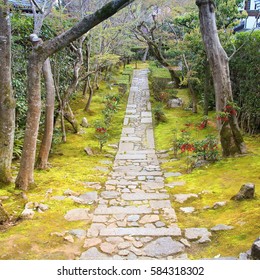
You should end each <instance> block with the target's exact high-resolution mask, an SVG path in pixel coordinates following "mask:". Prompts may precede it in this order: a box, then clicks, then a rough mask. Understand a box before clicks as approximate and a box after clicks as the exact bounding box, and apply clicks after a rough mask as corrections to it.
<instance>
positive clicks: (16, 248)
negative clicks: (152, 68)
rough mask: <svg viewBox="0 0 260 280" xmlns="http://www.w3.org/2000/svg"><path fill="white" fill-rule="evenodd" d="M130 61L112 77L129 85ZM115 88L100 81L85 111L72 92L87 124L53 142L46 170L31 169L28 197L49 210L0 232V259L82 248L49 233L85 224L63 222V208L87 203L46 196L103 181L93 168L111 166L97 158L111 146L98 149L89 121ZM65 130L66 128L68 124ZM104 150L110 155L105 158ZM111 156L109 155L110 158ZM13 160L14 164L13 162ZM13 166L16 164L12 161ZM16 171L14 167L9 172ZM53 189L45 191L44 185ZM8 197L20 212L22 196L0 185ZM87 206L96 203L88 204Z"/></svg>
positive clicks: (113, 139) (70, 253)
mask: <svg viewBox="0 0 260 280" xmlns="http://www.w3.org/2000/svg"><path fill="white" fill-rule="evenodd" d="M132 70H133V66H131V65H130V66H127V68H126V69H125V70H123V69H120V70H119V71H116V72H114V73H113V77H112V78H113V80H114V81H115V82H118V81H120V83H126V84H128V88H129V81H128V79H129V76H128V75H123V74H125V73H127V74H130V75H131V73H132ZM117 92H118V87H116V86H115V87H114V88H113V89H110V87H109V86H108V85H107V84H106V83H105V82H102V83H101V84H100V90H99V91H98V92H96V94H95V96H94V97H93V102H92V105H91V112H90V113H86V112H85V111H84V110H83V109H84V105H85V104H86V99H84V98H82V95H81V93H78V94H77V95H75V97H74V100H73V103H72V108H73V111H74V113H75V116H76V118H77V120H78V121H79V123H80V122H81V120H82V118H83V117H87V119H88V122H89V124H90V127H89V128H81V132H80V133H79V134H72V133H70V132H69V133H68V134H67V142H66V143H60V144H56V145H55V146H54V149H53V153H52V154H51V156H50V159H49V161H50V164H51V168H50V169H49V170H46V171H39V170H36V171H35V182H36V184H37V186H36V187H35V188H34V189H31V190H29V191H28V193H27V196H28V200H29V201H32V202H42V203H45V204H47V205H48V206H49V207H50V209H49V210H48V211H46V212H44V213H36V214H35V216H34V218H33V220H27V221H22V222H19V223H17V224H16V225H15V226H12V227H9V228H8V229H5V230H2V231H1V232H0V244H1V250H0V259H75V258H76V257H77V256H78V255H79V254H80V253H81V250H82V241H80V240H77V239H75V243H73V244H71V243H66V242H65V241H64V240H63V238H62V237H58V236H51V235H50V234H51V233H53V232H64V231H68V230H71V229H77V228H81V229H87V227H88V224H86V223H85V222H67V221H66V220H65V219H64V215H65V213H66V212H67V211H68V210H70V209H74V208H80V207H86V206H81V205H79V204H76V203H74V202H73V201H71V200H70V199H65V200H64V201H56V200H52V199H50V197H51V196H57V195H58V196H60V195H63V193H64V191H65V190H67V189H70V190H73V191H75V192H79V193H85V192H88V191H91V189H89V188H86V187H85V185H84V182H100V183H102V184H103V183H104V182H105V181H106V178H107V175H108V172H102V171H99V170H97V169H96V167H97V166H98V167H108V168H109V169H110V168H111V167H112V163H111V164H108V165H107V164H102V163H100V161H102V160H103V161H104V160H112V161H113V157H114V155H115V153H116V151H115V150H114V149H112V148H109V147H108V146H107V145H105V147H104V148H103V152H102V153H100V152H99V144H98V142H97V139H96V138H95V136H94V134H95V129H94V127H93V123H94V121H95V120H97V119H100V118H101V117H102V114H101V111H102V110H103V109H104V103H103V101H104V96H105V95H107V94H109V93H117ZM127 95H128V94H126V95H125V96H124V98H123V100H122V101H121V103H120V110H119V111H118V112H117V113H116V114H115V116H114V118H113V122H112V125H111V128H110V130H109V134H110V137H109V141H108V143H107V144H116V143H118V142H119V139H120V135H121V130H122V125H123V118H124V114H125V109H126V104H127ZM68 128H69V129H70V127H69V126H68ZM85 147H91V149H92V150H93V151H94V153H95V155H94V156H88V155H87V154H86V153H85V152H84V148H85ZM107 155H109V156H110V157H107ZM111 157H112V158H111ZM17 165H18V164H17ZM14 168H16V170H17V166H14ZM14 173H16V172H14ZM50 189H51V190H52V193H51V194H50V195H47V196H46V193H47V191H48V190H50ZM5 195H7V196H9V197H10V198H9V199H8V200H5V201H4V203H3V204H4V207H5V209H6V210H7V211H8V213H9V214H10V215H11V216H13V218H14V219H15V218H17V217H19V215H20V213H21V212H22V211H23V209H24V204H25V202H24V200H22V198H21V195H20V192H19V191H17V190H14V186H13V185H12V186H9V187H4V188H1V189H0V196H5ZM89 207H90V208H93V207H95V205H92V206H89Z"/></svg>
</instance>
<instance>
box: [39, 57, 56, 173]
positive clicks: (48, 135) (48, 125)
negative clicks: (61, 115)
mask: <svg viewBox="0 0 260 280" xmlns="http://www.w3.org/2000/svg"><path fill="white" fill-rule="evenodd" d="M42 70H43V76H44V81H45V87H46V106H45V124H44V134H43V138H42V142H41V147H40V151H39V155H38V160H37V164H36V166H37V168H39V169H46V168H48V158H49V153H50V150H51V143H52V137H53V127H54V107H55V86H54V80H53V75H52V70H51V62H50V59H49V58H47V59H46V60H45V62H44V64H43V68H42Z"/></svg>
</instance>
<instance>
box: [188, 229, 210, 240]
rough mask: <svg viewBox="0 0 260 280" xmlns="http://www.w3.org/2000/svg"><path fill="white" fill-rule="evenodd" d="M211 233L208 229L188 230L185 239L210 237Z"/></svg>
mask: <svg viewBox="0 0 260 280" xmlns="http://www.w3.org/2000/svg"><path fill="white" fill-rule="evenodd" d="M209 236H211V233H210V232H209V231H208V230H207V229H206V228H187V229H185V237H186V238H187V239H189V240H196V239H198V238H200V237H209Z"/></svg>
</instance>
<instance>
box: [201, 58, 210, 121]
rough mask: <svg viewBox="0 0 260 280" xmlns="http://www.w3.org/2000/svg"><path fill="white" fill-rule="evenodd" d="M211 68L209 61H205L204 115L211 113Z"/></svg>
mask: <svg viewBox="0 0 260 280" xmlns="http://www.w3.org/2000/svg"><path fill="white" fill-rule="evenodd" d="M210 79H211V77H210V68H209V63H208V61H205V84H204V104H203V112H204V116H208V114H209V100H210V95H211V94H210V91H211V87H210V84H211V83H210Z"/></svg>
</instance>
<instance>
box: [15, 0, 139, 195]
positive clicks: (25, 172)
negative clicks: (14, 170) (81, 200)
mask: <svg viewBox="0 0 260 280" xmlns="http://www.w3.org/2000/svg"><path fill="white" fill-rule="evenodd" d="M133 1H134V0H113V1H110V2H109V3H107V4H106V5H104V6H103V7H102V8H101V9H99V10H97V11H96V12H95V13H94V14H91V15H87V16H86V17H84V18H83V19H82V20H81V21H80V22H78V23H77V24H76V25H74V26H73V27H72V28H71V29H69V30H68V31H65V32H63V33H62V34H60V35H58V36H57V37H55V38H53V39H52V40H49V41H46V42H44V43H43V42H40V44H39V45H37V46H35V47H34V48H33V50H32V53H31V55H30V56H29V66H28V83H27V94H28V112H27V120H26V129H25V138H24V145H23V152H22V157H21V164H20V169H19V172H18V176H17V178H16V187H17V188H19V189H22V190H27V189H28V187H29V186H30V185H31V184H34V176H33V171H34V162H35V153H36V143H37V136H38V129H39V121H40V115H41V72H42V66H43V63H44V61H45V60H46V59H47V58H48V57H50V56H51V55H53V54H54V53H56V52H57V51H59V50H60V49H62V48H64V47H66V46H68V45H69V44H70V43H71V42H73V41H74V40H76V39H78V38H80V37H81V36H82V35H83V34H85V33H87V32H88V31H89V30H90V29H92V28H93V27H95V26H96V25H98V24H99V23H101V22H102V21H104V20H106V19H108V18H109V17H111V16H112V15H114V14H115V13H117V12H118V11H119V10H121V9H122V8H124V7H125V6H127V5H128V4H130V3H131V2H133Z"/></svg>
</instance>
